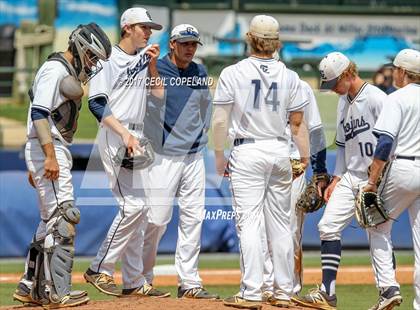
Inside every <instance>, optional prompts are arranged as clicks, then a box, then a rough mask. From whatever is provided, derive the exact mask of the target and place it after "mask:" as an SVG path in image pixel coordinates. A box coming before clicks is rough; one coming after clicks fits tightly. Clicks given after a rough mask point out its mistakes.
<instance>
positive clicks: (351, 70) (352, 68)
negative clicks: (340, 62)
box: [340, 61, 359, 79]
mask: <svg viewBox="0 0 420 310" xmlns="http://www.w3.org/2000/svg"><path fill="white" fill-rule="evenodd" d="M344 75H350V76H352V77H356V76H358V75H359V71H358V70H357V66H356V64H355V63H354V62H353V61H350V64H349V66H348V67H347V69H346V70H344V71H343V73H341V74H340V79H341V78H343V77H344Z"/></svg>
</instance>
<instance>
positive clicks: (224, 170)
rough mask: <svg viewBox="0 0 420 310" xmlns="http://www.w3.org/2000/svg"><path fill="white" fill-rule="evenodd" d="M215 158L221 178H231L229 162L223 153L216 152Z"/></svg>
mask: <svg viewBox="0 0 420 310" xmlns="http://www.w3.org/2000/svg"><path fill="white" fill-rule="evenodd" d="M214 157H215V160H216V172H217V174H218V175H220V176H225V177H226V176H229V171H228V161H227V159H226V157H225V154H224V152H223V151H215V152H214Z"/></svg>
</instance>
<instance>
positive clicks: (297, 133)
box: [289, 112, 309, 164]
mask: <svg viewBox="0 0 420 310" xmlns="http://www.w3.org/2000/svg"><path fill="white" fill-rule="evenodd" d="M289 122H290V130H291V132H292V138H293V142H295V144H296V147H297V149H298V150H299V154H300V158H301V161H302V163H306V164H307V163H308V162H309V133H308V128H307V127H306V124H305V123H304V120H303V112H291V113H290V116H289Z"/></svg>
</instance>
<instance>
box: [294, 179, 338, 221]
mask: <svg viewBox="0 0 420 310" xmlns="http://www.w3.org/2000/svg"><path fill="white" fill-rule="evenodd" d="M330 180H331V178H330V176H329V175H328V174H327V173H320V174H315V175H314V176H313V177H312V179H311V181H310V182H309V183H308V184H307V185H306V188H305V190H304V192H303V193H302V194H301V195H300V197H299V199H298V201H297V202H296V207H297V208H300V209H301V210H303V211H304V212H305V213H311V212H315V211H317V210H319V209H321V208H322V207H323V205H324V203H325V202H324V198H323V197H322V196H320V195H319V194H318V183H319V182H321V181H325V184H326V186H325V188H326V187H327V186H328V184H329V183H330ZM325 188H322V189H321V191H322V194H324V190H325Z"/></svg>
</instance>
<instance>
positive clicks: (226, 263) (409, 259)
mask: <svg viewBox="0 0 420 310" xmlns="http://www.w3.org/2000/svg"><path fill="white" fill-rule="evenodd" d="M395 257H396V261H397V265H411V266H412V265H413V264H414V255H413V252H412V251H396V252H395ZM23 264H24V262H23V259H22V260H19V261H11V262H10V261H1V260H0V274H1V273H22V272H23V269H24V266H23ZM89 264H90V259H87V258H76V260H75V262H74V267H73V270H74V271H75V272H85V271H86V269H87V268H88V267H89ZM173 264H174V258H173V257H170V256H166V255H165V256H164V257H158V259H157V265H173ZM303 265H304V267H319V266H321V259H320V256H319V254H318V253H317V252H313V251H312V252H310V253H306V255H305V252H304V258H303ZM340 266H370V257H369V256H368V252H367V251H362V252H360V251H359V252H357V251H355V252H353V251H352V252H348V251H343V255H342V258H341V265H340ZM199 268H200V269H239V257H238V256H236V255H229V256H227V257H226V258H223V257H222V256H221V255H217V254H216V255H203V256H202V257H201V259H200V263H199ZM117 269H120V265H119V264H118V265H117Z"/></svg>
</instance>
